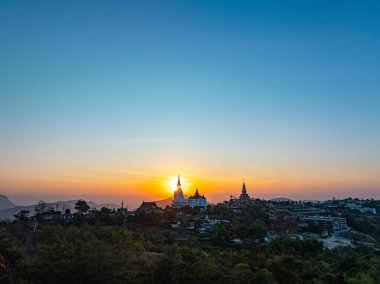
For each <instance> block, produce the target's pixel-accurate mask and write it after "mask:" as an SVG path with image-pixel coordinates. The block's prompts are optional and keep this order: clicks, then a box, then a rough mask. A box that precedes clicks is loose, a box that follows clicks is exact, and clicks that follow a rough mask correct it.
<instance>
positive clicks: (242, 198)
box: [239, 181, 251, 206]
mask: <svg viewBox="0 0 380 284" xmlns="http://www.w3.org/2000/svg"><path fill="white" fill-rule="evenodd" d="M239 201H240V204H241V205H242V206H244V205H247V204H249V203H250V202H251V198H250V197H249V194H248V193H247V188H246V187H245V182H244V181H243V188H242V190H241V194H240V196H239Z"/></svg>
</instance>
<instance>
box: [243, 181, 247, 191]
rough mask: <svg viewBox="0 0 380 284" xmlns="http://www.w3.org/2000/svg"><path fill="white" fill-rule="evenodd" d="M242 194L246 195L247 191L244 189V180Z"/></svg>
mask: <svg viewBox="0 0 380 284" xmlns="http://www.w3.org/2000/svg"><path fill="white" fill-rule="evenodd" d="M242 193H243V194H246V193H247V189H246V187H245V180H244V179H243V189H242Z"/></svg>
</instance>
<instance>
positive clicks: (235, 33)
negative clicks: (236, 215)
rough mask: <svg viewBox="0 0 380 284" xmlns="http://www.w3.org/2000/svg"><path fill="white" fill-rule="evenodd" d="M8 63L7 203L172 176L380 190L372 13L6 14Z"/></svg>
mask: <svg viewBox="0 0 380 284" xmlns="http://www.w3.org/2000/svg"><path fill="white" fill-rule="evenodd" d="M0 61H1V64H0V135H1V139H0V148H1V150H0V170H1V172H2V173H1V174H0V188H1V189H2V190H3V191H5V192H6V193H9V194H12V193H15V194H16V193H17V192H20V194H21V193H22V194H25V193H28V194H30V195H33V194H38V192H37V191H36V188H39V186H41V187H43V188H46V192H44V193H43V194H45V195H47V194H49V193H52V192H56V191H57V190H58V189H55V188H54V186H53V185H50V184H49V186H48V185H46V184H45V183H46V181H44V179H46V178H51V177H52V173H51V171H54V172H64V171H67V172H68V173H67V175H71V178H74V177H73V175H74V173H75V172H77V171H81V172H83V173H88V172H89V171H91V170H92V169H95V168H96V169H104V170H110V169H123V170H130V171H132V170H139V171H143V172H144V171H145V172H147V173H151V172H155V173H158V170H157V169H158V168H160V169H161V170H162V168H165V167H167V172H168V174H176V173H177V170H178V171H181V172H185V173H186V172H187V173H188V175H190V176H191V175H192V176H201V175H203V180H206V178H207V176H210V175H212V176H214V177H215V180H216V179H217V178H218V176H219V177H222V176H226V175H230V179H231V180H232V179H234V180H236V181H237V184H238V185H239V186H240V182H241V178H248V180H252V183H253V184H255V182H256V181H257V184H255V187H256V188H257V191H258V193H259V194H262V196H263V197H266V196H270V194H268V187H266V186H264V184H265V181H267V180H276V181H278V182H279V183H278V184H276V185H275V186H274V187H275V189H273V190H274V192H276V194H277V193H278V194H283V195H286V194H287V193H289V191H288V190H289V188H290V187H292V185H293V184H294V185H295V184H297V186H294V188H296V189H294V193H293V195H294V196H295V197H300V198H301V197H303V196H308V195H309V194H311V193H313V192H315V188H324V189H325V190H326V194H327V193H329V194H330V192H331V190H334V188H335V187H336V188H338V189H339V190H338V189H337V192H338V193H339V192H340V193H341V195H344V194H346V192H347V194H351V195H353V194H355V193H357V194H358V195H360V194H363V195H368V196H369V195H374V194H376V192H378V189H379V185H380V182H379V181H378V178H377V177H378V176H379V175H380V162H379V161H380V149H379V145H380V112H379V109H380V94H379V91H380V78H379V77H380V5H379V4H378V3H376V1H360V2H357V1H345V2H342V1H335V2H333V3H332V2H331V1H1V2H0ZM1 157H2V158H1ZM168 165H170V166H168ZM189 165H191V166H189ZM31 169H32V170H31ZM195 169H199V170H195ZM162 171H163V172H165V170H162ZM172 171H175V172H172ZM203 171H205V172H203ZM160 173H161V172H160ZM282 176H285V177H286V178H284V180H286V182H284V183H281V182H280V181H281V178H282ZM36 177H38V178H40V179H41V180H40V181H33V182H32V183H33V184H34V186H33V187H30V188H29V187H28V186H25V184H27V182H26V181H24V182H19V179H20V178H21V179H22V178H24V179H26V180H27V181H28V180H29V179H34V178H36ZM55 177H56V176H55ZM62 178H63V177H62ZM65 178H67V177H65ZM126 178H127V177H126ZM128 178H129V179H133V180H134V179H138V178H136V177H128ZM142 178H144V177H142ZM260 181H261V182H260ZM315 181H317V182H316V183H315ZM220 183H222V182H219V183H217V182H214V185H213V187H214V188H213V191H215V192H219V191H218V189H217V188H218V186H219V187H220ZM314 185H315V187H314ZM103 186H106V185H103ZM134 186H137V185H132V184H131V185H127V186H126V187H127V188H128V190H131V191H133V188H134ZM210 186H211V187H212V185H210ZM25 188H26V189H25ZM137 188H138V190H142V191H143V189H142V188H143V187H141V186H140V187H139V186H137ZM260 188H261V189H262V191H260ZM281 188H284V190H283V191H281ZM223 189H225V188H223ZM285 189H286V190H285ZM86 190H90V189H86ZM128 190H127V193H128ZM235 190H239V188H238V187H236V189H234V191H235ZM231 191H232V189H231ZM363 192H364V193H363ZM40 194H42V193H40ZM316 197H318V198H322V197H327V196H325V195H323V194H321V196H319V195H318V196H316Z"/></svg>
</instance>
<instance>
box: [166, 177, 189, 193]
mask: <svg viewBox="0 0 380 284" xmlns="http://www.w3.org/2000/svg"><path fill="white" fill-rule="evenodd" d="M177 183H178V176H173V177H172V178H170V179H169V189H170V190H171V191H176V190H177ZM186 183H187V182H186V179H185V178H183V177H181V185H182V189H183V188H184V186H185V185H186Z"/></svg>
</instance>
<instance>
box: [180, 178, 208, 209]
mask: <svg viewBox="0 0 380 284" xmlns="http://www.w3.org/2000/svg"><path fill="white" fill-rule="evenodd" d="M206 205H207V201H206V197H205V196H204V195H200V194H199V192H198V188H196V190H195V194H194V195H192V196H190V197H189V199H186V198H185V197H184V195H183V191H182V185H181V178H180V176H178V183H177V190H176V191H174V199H173V202H172V207H173V208H182V207H185V206H190V207H191V208H194V207H203V208H206Z"/></svg>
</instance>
